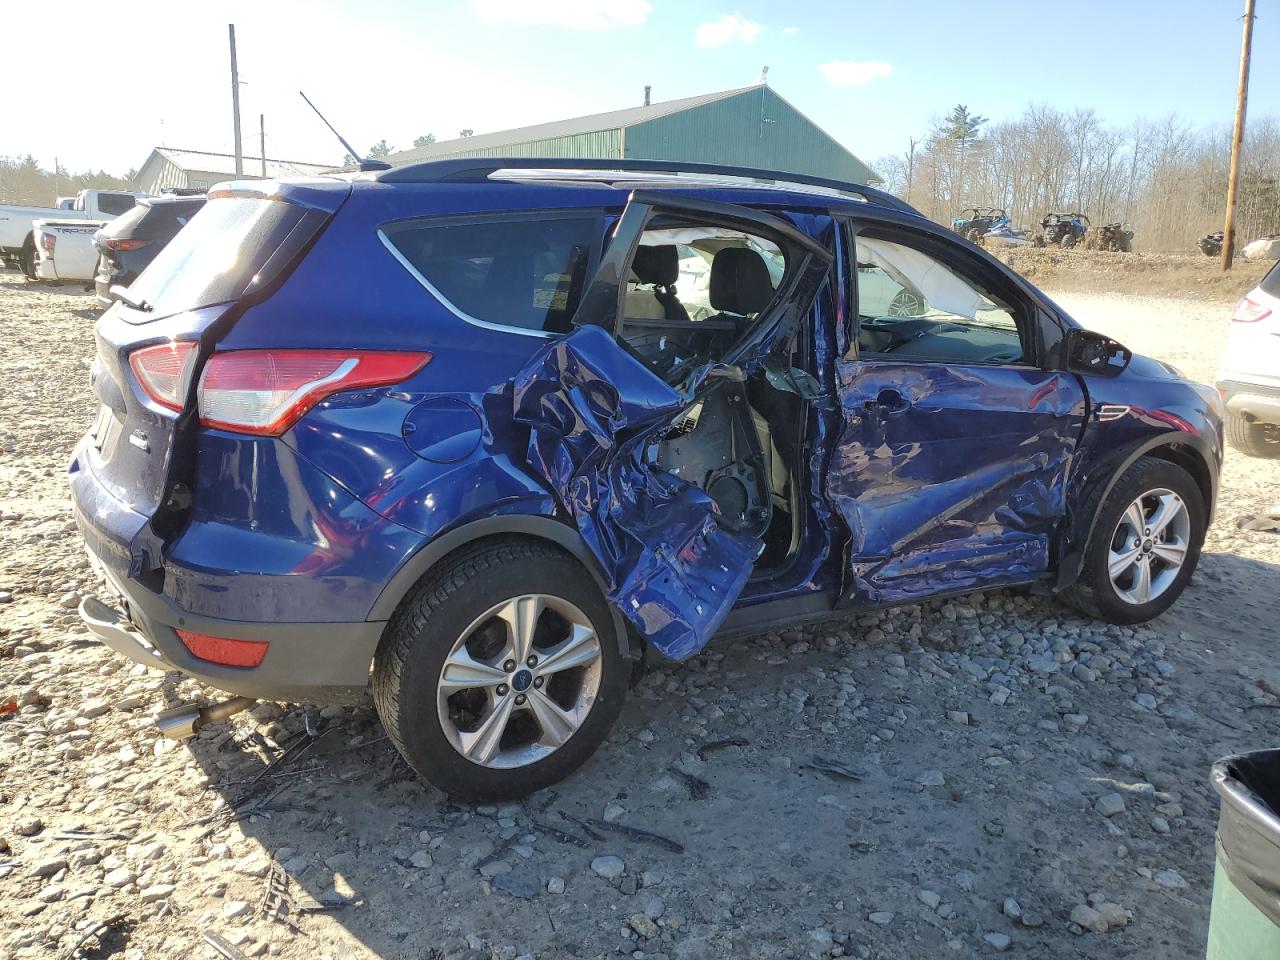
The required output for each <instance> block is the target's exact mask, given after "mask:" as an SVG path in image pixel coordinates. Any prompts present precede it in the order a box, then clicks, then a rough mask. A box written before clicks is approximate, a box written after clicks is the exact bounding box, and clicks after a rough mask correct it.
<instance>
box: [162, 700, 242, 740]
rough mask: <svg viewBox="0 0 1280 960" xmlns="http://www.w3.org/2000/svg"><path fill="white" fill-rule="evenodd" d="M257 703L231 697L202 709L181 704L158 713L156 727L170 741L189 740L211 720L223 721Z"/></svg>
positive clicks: (190, 704)
mask: <svg viewBox="0 0 1280 960" xmlns="http://www.w3.org/2000/svg"><path fill="white" fill-rule="evenodd" d="M257 702H258V701H257V700H255V699H254V698H253V697H232V698H231V699H230V700H224V701H222V702H221V703H211V704H209V705H207V706H203V707H202V706H200V705H199V704H198V703H183V704H179V705H178V706H176V707H170V708H169V709H168V710H165V711H163V712H161V713H159V714H158V715H157V716H156V727H157V728H158V729H159V730H160V732H161V733H162V734H164V735H165V736H166V737H168V738H169V739H170V740H190V739H191V738H192V737H194V736H195V735H196V734H197V733H199V732H200V729H201V728H202V727H203V726H204V725H205V724H206V723H208V722H210V721H211V720H225V719H226V718H227V717H230V716H232V715H233V714H236V713H239V712H240V711H241V710H247V709H249V708H250V707H252V706H253V705H254V704H255V703H257Z"/></svg>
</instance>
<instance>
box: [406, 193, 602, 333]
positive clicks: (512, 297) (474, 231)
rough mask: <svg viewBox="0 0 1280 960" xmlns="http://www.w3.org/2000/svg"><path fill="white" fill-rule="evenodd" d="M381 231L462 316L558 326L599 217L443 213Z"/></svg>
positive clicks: (571, 305) (594, 241) (568, 312)
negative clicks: (448, 216)
mask: <svg viewBox="0 0 1280 960" xmlns="http://www.w3.org/2000/svg"><path fill="white" fill-rule="evenodd" d="M382 233H383V235H384V236H385V237H386V238H387V241H388V242H389V243H390V244H391V246H392V247H393V248H394V249H395V250H396V251H397V252H398V253H399V254H400V257H401V259H402V261H403V262H404V263H405V264H406V265H408V266H409V267H410V268H411V269H412V270H413V272H414V273H416V274H417V276H418V279H419V280H421V281H423V282H424V283H425V284H426V285H427V286H428V288H429V289H430V290H431V292H432V293H434V294H435V295H436V296H438V297H439V298H440V299H442V300H444V301H445V302H446V304H447V305H449V306H451V307H452V308H453V309H454V310H456V311H458V312H460V313H462V314H464V315H465V316H466V317H467V318H468V319H472V320H479V321H482V322H483V323H487V324H494V325H497V326H502V327H514V328H519V329H522V330H541V331H547V332H552V333H563V332H566V331H568V330H569V322H570V320H571V319H572V318H573V313H574V311H575V310H576V309H577V307H578V301H579V299H580V298H581V296H582V290H583V287H584V286H585V285H586V281H587V270H588V267H589V264H590V261H591V255H592V251H593V250H594V249H595V248H596V246H597V245H598V244H599V241H600V236H601V221H600V219H599V218H598V217H590V216H581V215H577V216H555V215H546V214H543V215H538V216H536V217H529V216H522V217H510V216H497V217H484V218H475V217H468V218H466V219H461V218H453V217H450V218H432V219H430V220H406V221H401V222H399V223H392V224H388V225H386V226H384V227H383V228H382Z"/></svg>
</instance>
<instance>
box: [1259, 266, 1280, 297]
mask: <svg viewBox="0 0 1280 960" xmlns="http://www.w3.org/2000/svg"><path fill="white" fill-rule="evenodd" d="M1258 286H1260V287H1261V288H1262V289H1263V290H1265V291H1266V292H1267V293H1269V294H1271V295H1272V296H1273V297H1280V261H1278V262H1277V263H1276V265H1275V266H1274V267H1272V268H1271V269H1270V270H1268V271H1267V275H1266V276H1265V277H1263V278H1262V282H1261V283H1260V284H1258Z"/></svg>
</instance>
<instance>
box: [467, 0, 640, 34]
mask: <svg viewBox="0 0 1280 960" xmlns="http://www.w3.org/2000/svg"><path fill="white" fill-rule="evenodd" d="M471 6H472V9H474V10H475V12H476V13H477V14H478V15H479V16H480V17H482V18H483V19H485V20H488V21H489V22H490V23H514V24H518V25H520V26H553V27H565V28H566V29H569V30H614V29H617V28H618V27H638V26H640V25H641V24H642V23H644V22H645V20H647V19H648V18H649V14H650V13H652V12H653V4H651V3H649V2H648V0H471Z"/></svg>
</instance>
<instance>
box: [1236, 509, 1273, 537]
mask: <svg viewBox="0 0 1280 960" xmlns="http://www.w3.org/2000/svg"><path fill="white" fill-rule="evenodd" d="M1236 528H1237V529H1240V530H1247V531H1249V532H1250V533H1280V508H1277V509H1275V510H1272V511H1270V512H1268V513H1262V514H1257V515H1255V516H1252V517H1241V518H1240V519H1239V520H1237V521H1236Z"/></svg>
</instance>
